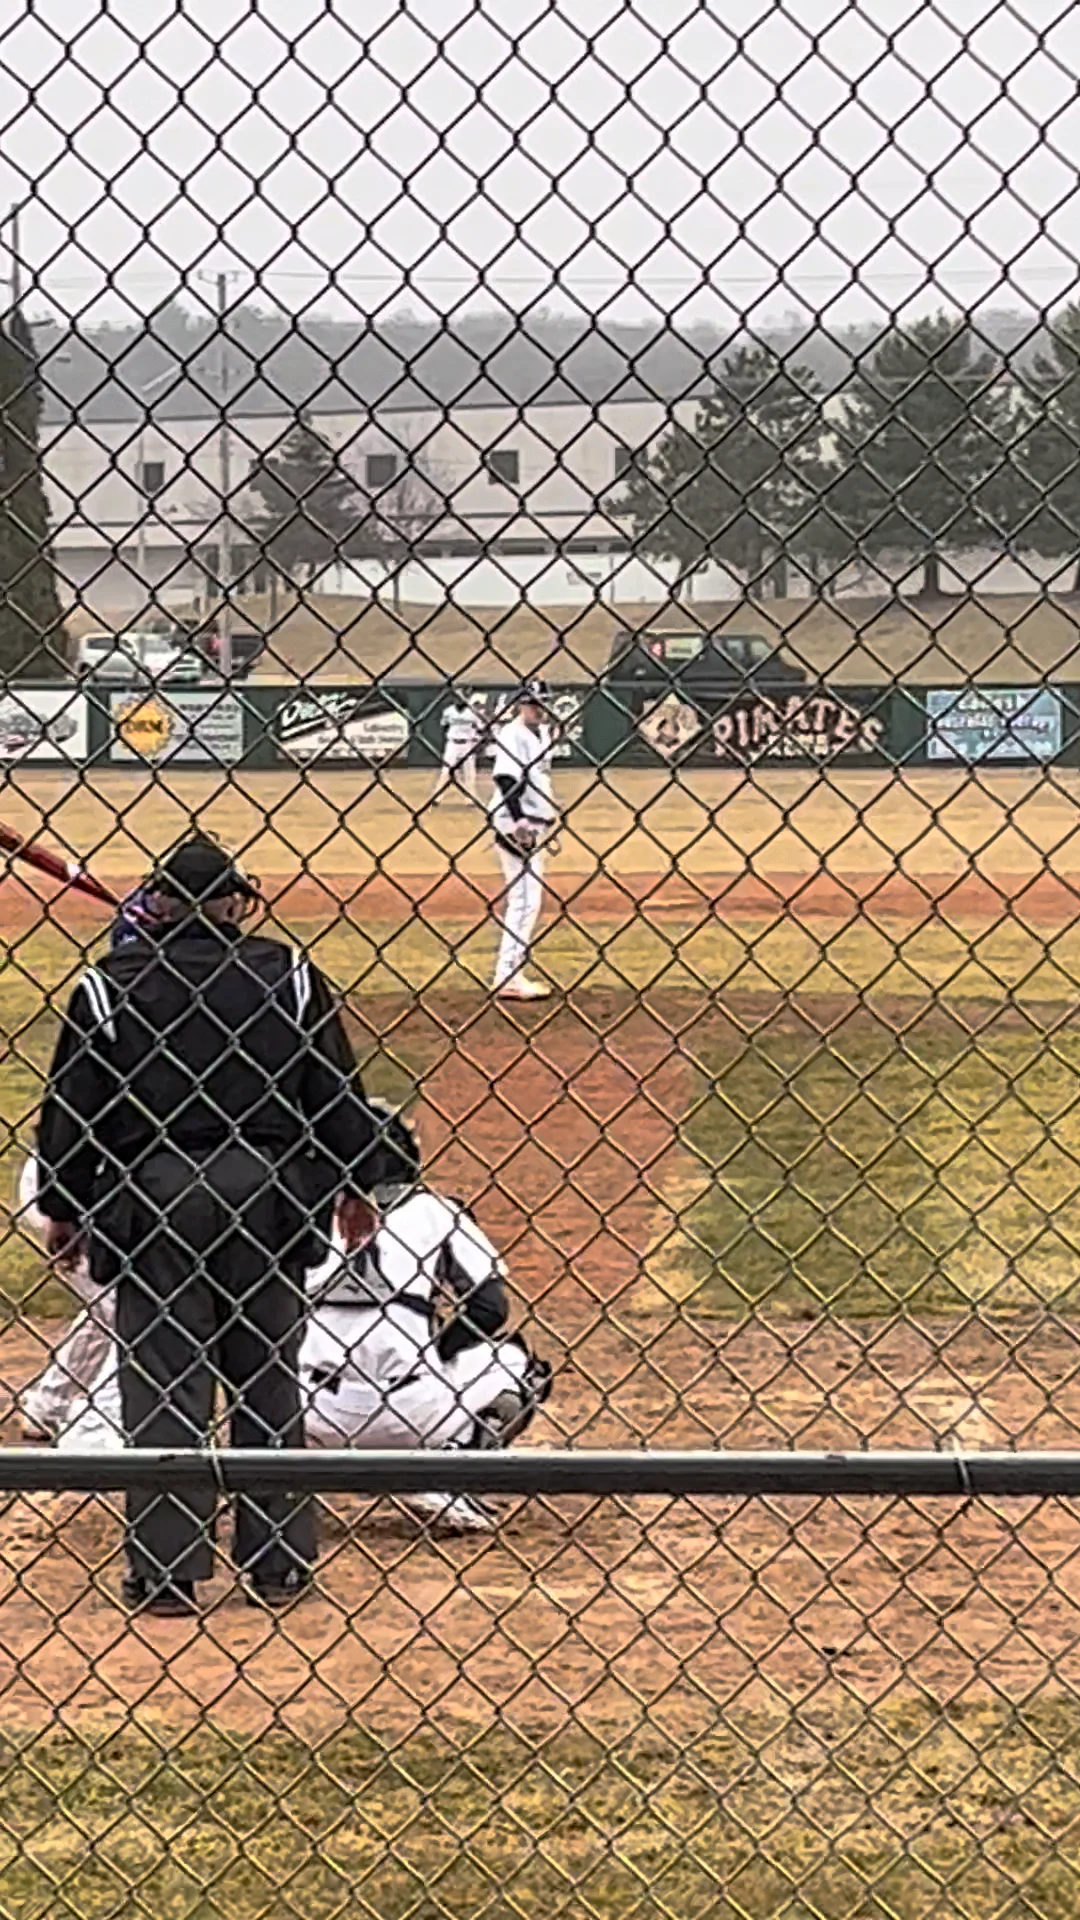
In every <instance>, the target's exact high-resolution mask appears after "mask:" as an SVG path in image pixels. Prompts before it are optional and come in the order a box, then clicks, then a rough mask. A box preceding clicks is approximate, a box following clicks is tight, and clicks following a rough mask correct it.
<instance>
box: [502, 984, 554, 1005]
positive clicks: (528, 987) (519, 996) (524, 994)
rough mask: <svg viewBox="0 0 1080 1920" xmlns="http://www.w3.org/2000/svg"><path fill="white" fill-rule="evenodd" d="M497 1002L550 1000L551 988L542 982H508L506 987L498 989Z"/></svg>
mask: <svg viewBox="0 0 1080 1920" xmlns="http://www.w3.org/2000/svg"><path fill="white" fill-rule="evenodd" d="M495 998H496V1000H550V999H551V988H550V987H548V986H545V985H544V984H543V982H542V981H540V980H525V979H520V980H508V981H507V982H506V985H505V986H504V987H496V989H495Z"/></svg>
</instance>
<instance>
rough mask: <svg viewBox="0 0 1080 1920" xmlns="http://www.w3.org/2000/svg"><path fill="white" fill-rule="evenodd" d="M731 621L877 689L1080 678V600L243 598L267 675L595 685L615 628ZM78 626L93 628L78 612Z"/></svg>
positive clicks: (822, 668) (821, 669)
mask: <svg viewBox="0 0 1080 1920" xmlns="http://www.w3.org/2000/svg"><path fill="white" fill-rule="evenodd" d="M696 621H701V622H702V624H703V625H706V626H710V627H712V626H716V627H720V628H724V627H729V628H731V629H732V630H734V631H737V632H743V633H748V632H749V633H760V634H764V635H766V636H768V637H769V638H771V639H774V640H775V641H776V643H777V644H778V645H780V646H782V647H783V649H784V651H785V653H786V654H787V655H788V656H789V657H790V658H791V659H797V660H800V661H801V662H802V663H803V664H804V665H805V666H806V667H807V668H809V669H810V671H811V672H812V673H813V674H814V675H815V676H822V677H826V676H827V677H828V678H829V679H833V680H837V681H845V680H846V681H849V682H853V683H863V684H875V683H881V682H887V681H889V680H893V679H897V678H900V677H902V678H904V679H906V680H908V681H911V682H916V683H922V684H930V685H941V686H952V685H962V684H963V683H964V682H966V681H968V680H978V681H982V682H983V683H984V684H987V685H992V684H995V683H996V684H998V685H1004V686H1010V685H1013V684H1016V685H1020V686H1022V685H1026V684H1029V683H1031V682H1037V681H1040V680H1043V679H1046V678H1052V679H1055V680H1076V681H1080V597H1078V596H1075V595H1062V596H1059V597H1055V598H1054V599H1052V600H1051V599H1049V598H1046V597H1042V596H1022V595H1017V594H1012V595H985V596H983V597H981V598H979V599H975V598H973V597H972V598H957V599H943V600H935V601H923V600H904V601H901V600H895V599H894V600H887V601H882V600H879V599H865V598H857V597H852V598H850V599H848V598H845V599H842V600H834V601H831V602H830V601H813V600H790V599H789V600H764V601H730V600H725V601H714V602H711V603H710V602H707V601H701V602H698V603H695V604H693V605H691V606H690V607H687V608H673V607H672V606H671V605H670V603H666V602H665V603H664V604H663V605H661V606H659V607H656V606H649V605H648V604H646V603H644V602H634V603H632V604H631V603H628V604H625V605H620V606H619V607H618V608H611V607H600V606H590V607H586V608H574V607H549V608H543V607H520V606H519V607H513V608H509V609H508V608H501V607H467V606H458V605H455V604H446V605H443V606H440V607H434V608H433V607H428V606H420V605H416V604H408V603H407V604H405V605H403V606H402V607H401V608H400V609H398V610H397V611H394V610H392V609H391V608H389V607H386V606H381V605H376V604H374V603H372V602H371V601H363V600H355V599H345V598H338V597H335V596H333V595H318V594H313V595H310V596H307V597H305V598H304V600H303V601H302V602H300V603H299V604H297V605H295V606H292V607H286V608H285V609H284V610H279V613H278V617H277V620H276V623H274V625H273V626H272V628H271V624H270V610H269V605H268V602H267V600H266V599H265V598H264V597H252V598H250V599H247V600H244V601H243V602H242V603H241V606H240V609H239V610H238V616H237V624H238V625H245V624H250V625H252V626H254V627H256V628H260V627H267V628H268V629H269V630H270V638H269V647H268V652H267V655H266V657H265V658H264V660H263V661H262V663H261V664H260V666H259V668H258V677H259V678H260V679H262V680H267V679H269V680H281V679H289V680H292V679H294V678H304V679H321V680H367V679H384V678H387V677H391V676H392V677H397V678H401V679H408V680H426V679H438V678H441V677H443V676H444V675H449V676H451V677H455V678H456V677H461V678H468V679H480V680H491V681H496V682H498V681H507V682H511V681H514V680H519V679H521V678H522V677H523V676H526V675H528V674H530V673H544V674H546V675H547V676H548V677H549V678H551V679H558V680H568V681H573V680H588V679H592V678H595V676H596V675H597V674H598V673H599V672H601V671H602V669H603V667H604V664H605V662H606V661H607V659H608V656H609V653H610V650H611V641H612V637H613V635H614V634H615V633H616V632H618V631H619V630H620V629H622V628H626V627H637V626H643V625H646V624H648V623H650V622H652V623H655V624H657V625H662V626H686V625H688V624H692V623H694V622H696ZM69 624H70V626H71V630H72V632H75V633H77V632H79V631H81V630H82V629H83V628H84V627H85V626H86V625H88V624H90V622H89V621H88V620H87V618H86V616H80V615H78V614H75V615H73V616H72V618H71V621H70V622H69Z"/></svg>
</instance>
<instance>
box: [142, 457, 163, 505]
mask: <svg viewBox="0 0 1080 1920" xmlns="http://www.w3.org/2000/svg"><path fill="white" fill-rule="evenodd" d="M139 485H140V487H141V488H142V490H143V492H144V493H145V495H146V497H147V499H148V500H153V499H154V498H155V497H156V495H157V494H159V493H162V492H163V491H164V488H165V462H164V460H144V461H143V463H142V465H141V466H140V468H139Z"/></svg>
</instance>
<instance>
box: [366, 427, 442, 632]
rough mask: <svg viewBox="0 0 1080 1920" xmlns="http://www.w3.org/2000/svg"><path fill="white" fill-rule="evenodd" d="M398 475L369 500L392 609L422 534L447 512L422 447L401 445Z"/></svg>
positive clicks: (399, 599)
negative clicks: (400, 463)
mask: <svg viewBox="0 0 1080 1920" xmlns="http://www.w3.org/2000/svg"><path fill="white" fill-rule="evenodd" d="M402 451H403V456H404V458H403V464H402V465H401V467H400V468H399V471H398V474H397V477H396V478H395V479H394V480H393V481H391V482H390V484H389V485H388V486H386V487H384V488H382V489H381V491H380V492H379V493H378V494H377V495H376V496H375V498H374V499H373V500H372V503H371V504H372V508H373V511H374V514H375V518H376V521H377V523H378V527H379V533H380V542H379V545H380V557H381V558H382V559H383V561H384V562H385V565H386V567H387V568H388V570H389V573H390V593H391V597H392V601H393V606H394V610H395V612H396V611H397V609H398V608H399V607H400V605H401V576H402V574H403V573H404V571H405V568H406V567H407V566H408V564H409V562H410V560H412V559H413V557H414V555H415V553H416V551H417V549H418V547H419V546H420V544H421V542H422V541H423V540H424V538H425V536H426V535H427V534H428V533H430V531H431V529H432V527H433V526H434V525H435V523H436V521H438V520H441V519H442V518H443V516H444V514H445V512H446V494H445V491H444V489H443V488H442V487H441V486H440V483H439V476H438V473H437V470H436V468H435V466H434V465H433V463H432V462H431V461H430V460H429V459H428V457H427V456H426V454H425V453H424V452H423V450H422V449H421V448H413V447H405V448H403V450H402Z"/></svg>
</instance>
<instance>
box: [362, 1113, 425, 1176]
mask: <svg viewBox="0 0 1080 1920" xmlns="http://www.w3.org/2000/svg"><path fill="white" fill-rule="evenodd" d="M367 1104H368V1107H369V1109H370V1111H371V1114H372V1115H373V1117H374V1119H375V1121H376V1122H377V1124H378V1128H379V1133H380V1136H381V1139H382V1141H383V1143H384V1144H385V1145H386V1146H387V1147H388V1148H389V1149H390V1150H391V1152H392V1153H394V1154H396V1156H397V1159H398V1161H399V1162H400V1171H399V1172H398V1173H397V1174H396V1176H395V1178H396V1179H397V1180H401V1181H411V1180H419V1178H420V1175H421V1173H422V1172H423V1165H424V1163H423V1159H422V1157H421V1153H420V1142H419V1140H418V1139H417V1137H416V1128H415V1127H413V1126H412V1125H411V1124H410V1122H409V1121H408V1120H406V1118H405V1116H404V1114H403V1113H402V1112H401V1110H400V1108H399V1107H392V1106H391V1105H390V1102H389V1100H370V1099H369V1100H368V1103H367Z"/></svg>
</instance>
